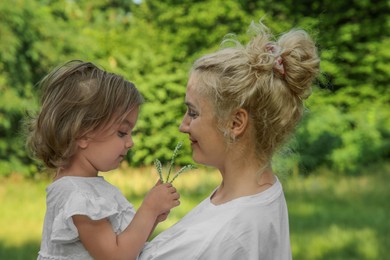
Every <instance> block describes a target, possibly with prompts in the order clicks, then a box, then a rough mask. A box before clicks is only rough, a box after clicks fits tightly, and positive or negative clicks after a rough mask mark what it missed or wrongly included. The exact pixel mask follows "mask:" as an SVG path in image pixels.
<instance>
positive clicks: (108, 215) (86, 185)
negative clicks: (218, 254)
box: [27, 61, 179, 259]
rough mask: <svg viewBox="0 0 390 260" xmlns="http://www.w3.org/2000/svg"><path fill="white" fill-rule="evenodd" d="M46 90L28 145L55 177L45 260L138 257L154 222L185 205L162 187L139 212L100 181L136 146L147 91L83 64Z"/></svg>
mask: <svg viewBox="0 0 390 260" xmlns="http://www.w3.org/2000/svg"><path fill="white" fill-rule="evenodd" d="M41 87H42V91H43V93H42V98H41V110H40V112H39V114H38V115H37V116H36V117H35V118H32V119H31V122H30V123H29V137H28V141H27V145H28V147H29V148H30V149H31V151H32V153H33V155H34V156H35V157H36V158H38V159H40V160H41V161H42V162H43V163H44V165H45V166H46V167H47V168H48V169H51V170H54V171H55V178H54V182H53V183H52V184H50V185H49V186H48V187H47V189H46V192H47V198H46V199H47V201H46V207H47V209H46V216H45V221H44V226H43V235H42V243H41V249H40V251H39V255H38V259H136V258H137V256H138V254H139V253H140V251H141V249H142V247H143V246H144V243H145V242H146V240H147V239H148V237H149V235H150V234H151V232H152V231H153V229H154V227H155V225H156V224H157V223H158V222H160V221H163V220H165V219H166V217H167V213H168V212H169V210H170V209H171V208H173V207H176V206H178V205H179V194H178V193H177V192H176V189H175V188H174V187H172V186H171V185H169V184H160V183H158V184H157V185H156V186H154V187H153V188H152V189H151V191H150V192H149V193H148V195H147V196H146V197H145V199H144V201H143V203H142V205H141V206H140V208H139V209H138V211H137V212H135V210H134V208H133V206H132V205H131V204H130V203H129V202H128V201H127V200H126V198H125V197H124V196H123V195H122V194H121V192H120V191H119V190H118V189H117V188H115V187H114V186H112V185H111V184H109V183H108V182H106V181H105V180H104V178H103V177H101V176H98V172H99V171H102V172H106V171H109V170H112V169H115V168H117V167H118V166H119V164H120V162H121V161H122V160H123V159H124V158H125V156H126V154H127V152H128V151H129V149H131V148H132V147H133V145H134V143H133V140H132V130H133V128H134V127H135V124H136V122H137V118H138V110H139V106H140V105H141V104H142V102H143V98H142V96H141V94H140V93H139V92H138V90H137V89H136V88H135V86H134V85H133V84H132V83H130V82H128V81H126V80H124V79H123V78H122V77H120V76H118V75H115V74H112V73H108V72H105V71H103V70H101V69H99V68H98V67H96V66H95V65H94V64H92V63H89V62H82V61H71V62H68V63H66V64H65V65H63V66H61V67H60V68H58V69H56V70H54V71H53V72H51V73H50V74H49V75H48V76H46V77H45V78H44V79H43V80H42V82H41Z"/></svg>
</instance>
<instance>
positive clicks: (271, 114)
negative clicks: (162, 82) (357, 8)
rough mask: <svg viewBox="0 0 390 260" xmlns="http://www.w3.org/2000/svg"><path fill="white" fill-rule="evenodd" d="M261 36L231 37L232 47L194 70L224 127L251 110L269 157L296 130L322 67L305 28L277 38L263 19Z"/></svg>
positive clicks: (261, 149)
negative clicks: (234, 116) (239, 111)
mask: <svg viewBox="0 0 390 260" xmlns="http://www.w3.org/2000/svg"><path fill="white" fill-rule="evenodd" d="M250 30H251V32H254V33H255V35H254V37H253V38H252V40H251V41H250V42H249V43H248V44H247V45H246V46H243V45H242V44H241V43H239V42H238V41H237V40H236V39H231V38H230V39H225V40H224V43H226V42H229V43H233V47H232V44H229V46H230V47H226V48H222V49H221V50H219V51H217V52H215V53H213V54H209V55H205V56H203V57H201V58H200V59H198V60H197V61H195V63H194V65H193V68H192V72H193V73H194V74H196V76H197V79H198V80H199V81H200V83H201V84H199V89H198V91H199V92H200V93H201V94H204V95H205V96H207V97H208V98H210V99H211V102H212V103H213V105H214V111H215V116H216V118H217V119H218V121H219V126H220V128H221V130H222V131H223V132H224V134H225V135H226V136H229V133H228V130H227V129H226V127H225V125H224V123H226V122H227V120H228V117H229V115H231V113H232V112H234V111H236V110H237V109H239V108H244V109H245V110H247V111H248V113H249V115H250V118H251V121H252V123H253V126H254V131H253V132H254V135H255V140H256V150H257V152H258V154H259V156H260V157H261V158H262V159H263V160H269V159H270V157H271V156H272V154H273V152H274V151H275V149H276V148H277V147H278V146H280V145H281V144H282V143H283V142H284V141H285V139H286V138H287V137H288V136H289V135H290V134H291V133H292V132H293V130H294V128H295V126H296V125H297V123H298V121H299V119H300V118H301V116H302V113H303V100H304V99H306V98H307V97H308V96H309V95H310V93H311V86H312V83H313V80H314V79H315V77H316V76H317V74H318V72H319V63H320V60H319V57H318V55H317V50H316V47H315V44H314V42H313V40H312V39H311V38H310V36H309V35H308V34H307V33H306V32H305V31H304V30H291V31H289V32H287V33H285V34H283V35H281V37H280V38H279V39H278V40H276V41H274V40H273V36H272V34H271V33H270V31H269V29H268V28H267V27H266V26H264V25H263V24H262V23H261V22H260V23H258V24H255V23H252V24H251V26H250Z"/></svg>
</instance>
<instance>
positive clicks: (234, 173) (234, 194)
mask: <svg viewBox="0 0 390 260" xmlns="http://www.w3.org/2000/svg"><path fill="white" fill-rule="evenodd" d="M221 175H222V183H221V185H220V187H219V188H218V189H217V191H216V192H215V193H214V195H213V197H212V198H211V201H212V203H213V204H215V205H219V204H223V203H226V202H228V201H231V200H233V199H236V198H240V197H243V196H250V195H254V194H257V193H260V192H262V191H265V190H267V189H268V188H270V187H271V186H272V185H273V184H274V183H275V176H274V174H273V172H272V169H271V167H270V166H259V165H258V164H250V163H248V162H247V161H244V162H242V163H238V162H233V163H230V164H229V165H227V166H226V167H225V170H224V171H221Z"/></svg>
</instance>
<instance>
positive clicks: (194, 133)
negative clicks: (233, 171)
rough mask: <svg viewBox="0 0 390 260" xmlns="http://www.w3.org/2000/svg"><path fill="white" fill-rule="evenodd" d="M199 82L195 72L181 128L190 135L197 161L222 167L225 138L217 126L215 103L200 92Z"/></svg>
mask: <svg viewBox="0 0 390 260" xmlns="http://www.w3.org/2000/svg"><path fill="white" fill-rule="evenodd" d="M198 84H199V81H198V80H197V77H196V74H194V73H193V74H192V75H191V77H190V79H189V81H188V85H187V92H186V98H185V103H186V105H187V112H186V114H185V115H184V118H183V121H182V123H181V125H180V127H179V130H180V132H182V133H186V134H188V135H189V139H190V141H191V147H192V158H193V160H194V161H195V162H196V163H199V164H204V165H208V166H213V167H216V168H220V167H222V166H223V159H224V158H225V156H224V153H225V152H226V144H225V138H224V137H223V134H222V132H221V131H220V130H219V129H218V127H217V120H216V118H215V117H214V109H213V105H212V104H211V102H210V101H209V99H208V98H206V97H205V96H204V95H201V94H200V93H199V92H198V89H199V85H198Z"/></svg>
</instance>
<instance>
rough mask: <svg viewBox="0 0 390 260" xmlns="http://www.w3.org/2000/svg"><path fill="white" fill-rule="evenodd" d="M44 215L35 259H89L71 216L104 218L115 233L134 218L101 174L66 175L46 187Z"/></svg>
mask: <svg viewBox="0 0 390 260" xmlns="http://www.w3.org/2000/svg"><path fill="white" fill-rule="evenodd" d="M46 193H47V194H46V215H45V221H44V225H43V233H42V242H41V249H40V251H39V254H38V259H39V260H43V259H45V260H46V259H51V260H56V259H61V260H65V259H80V260H81V259H92V257H91V256H90V255H89V254H88V252H87V251H86V249H85V248H84V246H83V244H82V243H81V242H80V239H79V235H78V231H77V228H76V226H75V225H74V224H73V220H72V216H73V215H86V216H88V217H89V218H91V219H93V220H99V219H103V218H108V220H109V221H110V222H111V225H112V228H113V230H114V232H115V233H116V234H119V233H121V232H122V231H123V230H124V229H126V227H127V226H128V225H129V224H130V222H131V220H132V219H133V217H134V214H135V210H134V207H133V206H132V205H131V204H130V203H129V202H128V201H127V199H126V198H125V197H124V196H123V194H122V193H121V192H120V191H119V189H118V188H116V187H115V186H113V185H111V184H110V183H108V182H107V181H105V180H104V178H103V177H73V176H72V177H71V176H66V177H62V178H60V179H58V180H57V181H55V182H53V183H52V184H50V185H49V186H48V187H47V188H46Z"/></svg>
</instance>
